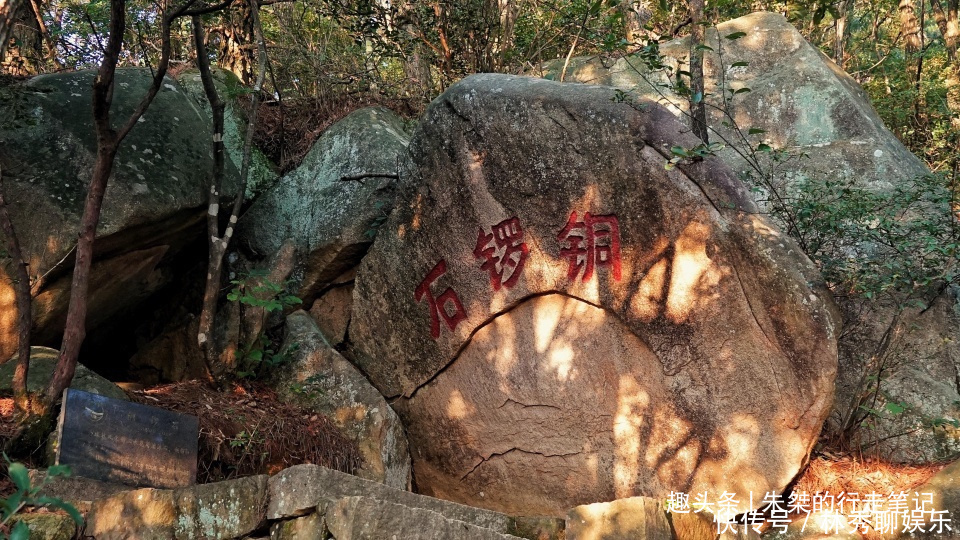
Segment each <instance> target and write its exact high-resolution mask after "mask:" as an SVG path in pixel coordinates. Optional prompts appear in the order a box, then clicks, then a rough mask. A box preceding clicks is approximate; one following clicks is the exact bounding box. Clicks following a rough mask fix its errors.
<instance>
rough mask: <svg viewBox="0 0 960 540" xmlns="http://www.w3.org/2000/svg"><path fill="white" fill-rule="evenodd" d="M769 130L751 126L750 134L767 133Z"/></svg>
mask: <svg viewBox="0 0 960 540" xmlns="http://www.w3.org/2000/svg"><path fill="white" fill-rule="evenodd" d="M766 132H767V130H765V129H760V128H750V135H756V134H757V133H766Z"/></svg>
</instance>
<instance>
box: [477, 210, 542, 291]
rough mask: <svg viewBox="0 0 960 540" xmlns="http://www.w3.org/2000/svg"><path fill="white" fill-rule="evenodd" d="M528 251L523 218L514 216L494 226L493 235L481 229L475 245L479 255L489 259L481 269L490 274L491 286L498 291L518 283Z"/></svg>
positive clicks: (491, 232) (481, 257)
mask: <svg viewBox="0 0 960 540" xmlns="http://www.w3.org/2000/svg"><path fill="white" fill-rule="evenodd" d="M529 252H530V249H529V248H528V247H527V244H526V243H525V242H524V241H523V228H522V227H520V220H519V219H517V218H515V217H512V218H510V219H505V220H503V221H501V222H500V223H497V224H496V225H494V226H493V227H491V230H490V234H487V233H485V232H484V231H483V229H480V232H479V233H478V234H477V247H475V248H473V254H474V256H476V258H478V259H486V260H485V261H483V264H482V265H480V269H481V270H486V271H487V272H489V273H490V285H491V286H493V290H495V291H499V290H500V287H501V286H503V287H506V288H508V289H509V288H510V287H513V286H514V285H515V284H516V283H517V280H518V279H520V273H521V272H523V264H524V263H525V262H526V261H527V254H528V253H529ZM504 277H506V279H504Z"/></svg>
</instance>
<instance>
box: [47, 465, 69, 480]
mask: <svg viewBox="0 0 960 540" xmlns="http://www.w3.org/2000/svg"><path fill="white" fill-rule="evenodd" d="M71 474H72V471H71V470H70V466H69V465H51V466H50V467H49V468H48V469H47V478H53V477H55V476H70V475H71Z"/></svg>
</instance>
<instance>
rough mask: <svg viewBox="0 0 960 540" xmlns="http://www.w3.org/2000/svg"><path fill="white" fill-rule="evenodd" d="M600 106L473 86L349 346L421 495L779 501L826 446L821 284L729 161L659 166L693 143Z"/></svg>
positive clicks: (638, 114) (579, 95)
mask: <svg viewBox="0 0 960 540" xmlns="http://www.w3.org/2000/svg"><path fill="white" fill-rule="evenodd" d="M614 96H615V91H614V89H612V88H608V87H590V86H580V85H561V84H559V83H554V82H549V81H544V80H539V79H532V78H521V77H510V76H499V75H477V76H472V77H469V78H467V79H465V80H464V81H461V82H460V83H458V84H456V85H454V86H453V87H451V88H450V89H449V90H448V91H447V92H446V93H445V94H444V95H442V96H441V97H439V98H438V99H437V100H435V101H434V102H433V103H432V104H431V106H430V107H429V109H428V111H427V112H426V114H425V117H424V119H423V121H422V122H421V124H420V128H419V130H418V132H417V134H416V135H415V136H414V139H413V140H412V142H411V162H410V165H409V170H407V171H405V178H404V182H409V185H410V186H411V189H410V192H409V195H406V196H405V199H404V200H403V202H402V203H398V205H397V209H396V210H395V211H394V213H393V214H392V215H391V217H390V219H389V221H388V222H387V223H386V224H385V225H384V228H383V229H382V230H381V232H380V234H379V235H378V237H377V240H376V243H375V244H374V246H373V247H372V248H371V250H370V252H369V253H368V255H367V257H366V258H364V260H363V263H362V264H361V266H360V269H359V271H358V275H357V279H356V288H355V291H354V305H353V316H352V319H351V322H350V329H349V340H350V342H351V343H352V344H353V348H352V350H351V354H352V360H353V361H354V362H355V363H356V364H357V365H358V366H359V367H360V368H361V369H362V370H363V371H364V372H365V373H366V375H367V376H368V377H369V378H370V380H371V382H373V384H374V385H375V386H377V388H378V389H379V390H380V391H381V392H382V393H383V394H384V395H385V396H387V397H388V398H389V399H392V400H393V401H392V402H391V403H392V404H393V406H394V408H395V409H396V410H397V411H398V412H399V413H400V415H401V417H402V418H403V419H404V421H405V424H406V426H407V432H408V435H409V437H410V443H411V453H412V455H413V460H414V477H415V482H416V484H417V486H418V487H419V489H421V490H423V492H425V493H427V494H431V495H434V496H438V497H442V498H447V499H450V500H456V501H460V502H463V503H466V504H470V505H474V506H480V507H486V508H491V509H496V510H499V511H504V512H509V513H516V514H526V515H539V514H550V515H562V514H563V513H564V512H566V510H567V508H570V507H572V506H576V505H578V504H583V503H590V502H597V501H609V500H613V499H616V498H622V497H628V496H632V495H638V494H644V495H649V496H654V497H663V496H666V495H667V494H668V493H669V492H670V491H671V490H676V491H686V492H702V491H710V492H713V493H720V492H723V491H728V492H734V493H743V494H746V493H748V492H751V491H752V492H753V493H761V492H767V491H778V490H782V489H783V488H784V487H785V486H786V485H787V483H788V482H789V481H790V480H792V478H793V477H794V475H795V474H796V473H797V472H798V471H799V469H800V467H801V465H802V464H803V463H804V462H805V460H806V458H807V454H808V452H809V450H810V448H811V447H812V445H813V443H814V442H815V440H816V437H817V435H818V434H819V432H820V427H821V425H822V423H823V420H824V418H825V417H826V415H827V413H828V412H829V410H830V406H831V404H832V399H833V384H834V377H835V375H836V358H837V356H836V354H837V353H836V335H835V332H836V326H837V324H838V323H839V321H838V319H837V317H836V314H835V311H834V305H833V303H832V299H831V297H830V295H829V292H828V291H826V289H824V288H823V287H822V286H820V285H817V283H818V282H819V281H820V278H819V277H818V274H817V273H816V270H815V269H814V268H813V265H812V264H811V263H810V261H809V260H807V259H806V258H805V257H804V256H803V255H802V253H800V251H799V249H798V248H797V247H796V246H795V245H794V243H793V242H792V241H791V240H790V239H789V238H788V237H786V236H785V235H783V234H781V233H780V232H778V231H777V230H776V228H775V227H774V226H773V225H772V224H771V223H770V222H768V221H767V220H766V219H764V218H763V217H761V216H760V215H759V214H758V213H756V207H755V206H754V203H753V202H752V200H751V199H750V196H749V195H748V193H747V191H746V189H745V188H744V187H743V186H742V184H740V182H739V181H738V180H737V179H736V177H735V175H734V173H733V172H732V171H731V170H730V169H728V168H727V167H726V166H724V164H723V163H722V162H720V160H718V159H716V158H707V159H704V160H703V161H701V162H695V163H691V164H688V165H681V166H680V167H679V169H676V170H670V171H668V170H665V167H664V164H665V162H666V159H667V157H666V156H669V155H670V150H669V149H670V147H671V146H674V145H680V146H684V147H691V146H694V145H695V140H694V138H693V137H692V135H690V134H689V133H688V132H687V130H686V128H684V126H683V125H682V124H680V123H679V122H677V121H676V120H675V119H674V118H673V116H672V115H671V114H670V113H669V112H668V111H667V110H665V109H664V108H662V107H660V106H658V105H655V104H653V103H643V104H642V106H639V107H637V106H632V105H631V104H627V103H617V102H615V101H614V100H613V99H612V98H613V97H614ZM743 504H744V505H745V504H746V503H745V502H744V503H743ZM743 509H744V510H745V509H746V508H745V507H744V508H743Z"/></svg>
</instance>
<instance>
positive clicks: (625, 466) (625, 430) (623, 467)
mask: <svg viewBox="0 0 960 540" xmlns="http://www.w3.org/2000/svg"><path fill="white" fill-rule="evenodd" d="M617 396H618V401H619V403H618V406H617V413H616V416H615V417H614V419H613V437H614V441H615V443H616V448H615V449H614V456H615V458H616V461H615V462H614V465H613V475H614V481H615V482H616V486H617V497H618V498H619V497H626V496H629V494H630V493H629V492H630V488H631V486H633V484H634V483H635V482H636V480H637V473H638V472H639V471H638V469H639V468H640V467H641V459H640V457H641V453H642V452H643V448H642V446H643V443H644V442H645V441H644V439H645V437H643V434H642V433H641V429H643V427H644V425H643V424H644V423H648V424H649V419H648V418H647V415H646V414H645V413H646V412H647V409H648V408H649V406H650V396H649V394H647V392H645V391H644V390H643V389H641V388H640V386H639V385H638V384H637V381H636V380H635V379H634V378H633V376H631V375H622V376H620V384H619V389H618V392H617ZM646 428H647V430H649V429H650V426H649V425H647V426H646Z"/></svg>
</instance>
